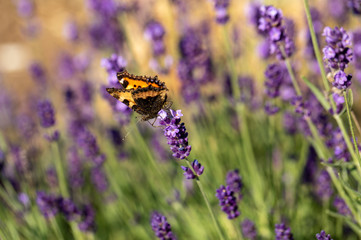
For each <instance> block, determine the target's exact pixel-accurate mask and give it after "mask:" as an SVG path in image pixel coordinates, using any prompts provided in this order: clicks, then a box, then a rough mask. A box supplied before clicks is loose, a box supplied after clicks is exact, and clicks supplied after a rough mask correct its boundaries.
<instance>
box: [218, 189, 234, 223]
mask: <svg viewBox="0 0 361 240" xmlns="http://www.w3.org/2000/svg"><path fill="white" fill-rule="evenodd" d="M216 197H217V198H218V199H219V205H220V206H221V209H222V211H223V212H225V213H226V214H227V215H228V218H229V219H234V218H236V217H238V216H239V215H240V212H239V211H238V205H237V198H236V197H235V196H234V192H233V191H232V189H231V187H230V186H226V187H225V186H223V185H221V187H220V188H218V189H217V193H216Z"/></svg>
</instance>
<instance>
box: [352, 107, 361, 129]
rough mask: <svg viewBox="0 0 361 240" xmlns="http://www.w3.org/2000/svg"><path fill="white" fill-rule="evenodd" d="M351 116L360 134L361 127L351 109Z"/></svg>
mask: <svg viewBox="0 0 361 240" xmlns="http://www.w3.org/2000/svg"><path fill="white" fill-rule="evenodd" d="M351 116H352V120H353V122H354V123H355V125H356V128H357V131H358V133H359V134H361V127H360V125H359V124H358V122H357V118H356V116H355V113H354V112H353V111H352V110H351Z"/></svg>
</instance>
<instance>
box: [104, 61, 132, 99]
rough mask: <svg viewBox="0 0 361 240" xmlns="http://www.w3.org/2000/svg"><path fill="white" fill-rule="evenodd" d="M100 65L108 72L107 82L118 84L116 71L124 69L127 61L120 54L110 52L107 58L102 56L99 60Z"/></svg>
mask: <svg viewBox="0 0 361 240" xmlns="http://www.w3.org/2000/svg"><path fill="white" fill-rule="evenodd" d="M101 66H102V67H103V68H105V70H107V72H108V83H109V84H110V85H116V84H118V79H117V72H121V71H123V70H124V69H125V67H126V66H127V61H126V60H125V58H123V57H122V56H119V55H117V54H112V55H111V56H110V57H109V58H103V59H102V60H101ZM108 95H109V94H108Z"/></svg>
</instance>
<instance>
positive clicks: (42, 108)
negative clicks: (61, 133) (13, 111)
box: [37, 100, 55, 128]
mask: <svg viewBox="0 0 361 240" xmlns="http://www.w3.org/2000/svg"><path fill="white" fill-rule="evenodd" d="M37 108H38V116H39V119H40V125H41V126H42V127H43V128H48V127H52V126H54V124H55V116H54V115H55V111H54V108H53V105H52V104H51V102H50V101H49V100H43V101H39V102H38V106H37Z"/></svg>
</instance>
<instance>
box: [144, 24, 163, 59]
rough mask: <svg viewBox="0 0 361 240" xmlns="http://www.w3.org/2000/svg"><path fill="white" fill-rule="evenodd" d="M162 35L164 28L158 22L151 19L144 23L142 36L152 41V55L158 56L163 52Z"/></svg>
mask: <svg viewBox="0 0 361 240" xmlns="http://www.w3.org/2000/svg"><path fill="white" fill-rule="evenodd" d="M164 35H165V29H164V27H163V25H162V24H161V23H160V22H158V21H155V20H151V21H149V22H148V23H147V24H146V26H145V30H144V36H145V38H146V39H147V40H148V41H150V42H151V43H152V49H153V54H154V56H160V55H163V54H164V53H165V44H164V41H163V38H164Z"/></svg>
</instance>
